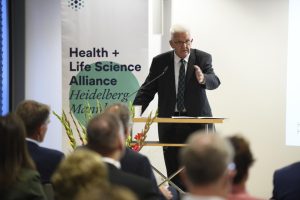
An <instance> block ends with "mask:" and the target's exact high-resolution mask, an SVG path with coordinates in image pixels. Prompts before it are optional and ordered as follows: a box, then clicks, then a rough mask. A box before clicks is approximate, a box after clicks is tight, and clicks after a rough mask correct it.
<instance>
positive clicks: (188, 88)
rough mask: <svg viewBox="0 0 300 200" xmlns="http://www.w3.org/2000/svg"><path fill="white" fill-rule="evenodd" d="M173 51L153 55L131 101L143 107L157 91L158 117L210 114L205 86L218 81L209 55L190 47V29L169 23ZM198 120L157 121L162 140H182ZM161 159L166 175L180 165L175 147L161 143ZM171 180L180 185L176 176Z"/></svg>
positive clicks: (176, 141) (199, 125)
mask: <svg viewBox="0 0 300 200" xmlns="http://www.w3.org/2000/svg"><path fill="white" fill-rule="evenodd" d="M170 32H171V40H170V41H169V43H170V45H171V47H172V48H173V50H172V51H168V52H166V53H163V54H160V55H158V56H156V57H154V58H153V60H152V64H151V67H150V72H149V74H148V76H147V78H146V80H145V82H144V83H143V85H142V86H141V87H140V89H139V91H138V93H137V95H136V97H135V100H134V103H133V104H134V105H142V111H144V110H145V109H146V108H147V106H148V105H149V103H150V102H151V101H152V99H153V98H154V96H155V94H156V93H158V117H172V116H195V117H196V116H208V117H209V116H212V113H211V109H210V106H209V103H208V99H207V96H206V89H208V90H213V89H216V88H217V87H218V86H219V85H220V80H219V78H218V77H217V76H216V75H215V73H214V70H213V68H212V58H211V55H210V54H208V53H206V52H203V51H200V50H197V49H192V48H191V46H192V42H193V39H192V37H191V34H190V31H189V30H188V29H187V28H186V27H184V26H181V25H174V26H172V27H171V30H170ZM203 128H204V126H203V125H201V124H168V123H161V124H158V135H159V141H160V142H161V143H184V142H185V140H186V139H187V138H188V136H189V135H190V134H191V133H192V132H194V131H195V130H198V129H203ZM163 152H164V159H165V164H166V169H167V174H168V176H170V175H172V174H173V173H174V172H176V171H177V170H178V168H179V164H178V148H176V147H164V149H163ZM172 181H173V182H174V183H175V184H176V185H178V186H181V187H182V184H181V181H180V180H179V177H178V176H177V177H175V178H174V179H172Z"/></svg>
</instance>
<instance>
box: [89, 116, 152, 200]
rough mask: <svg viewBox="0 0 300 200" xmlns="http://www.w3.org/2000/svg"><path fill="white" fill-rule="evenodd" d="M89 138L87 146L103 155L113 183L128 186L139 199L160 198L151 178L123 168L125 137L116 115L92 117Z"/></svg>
mask: <svg viewBox="0 0 300 200" xmlns="http://www.w3.org/2000/svg"><path fill="white" fill-rule="evenodd" d="M87 139H88V143H87V147H88V148H89V149H91V150H94V151H96V152H97V153H99V154H100V155H102V156H103V159H104V161H105V162H106V163H107V166H108V174H109V180H110V182H111V183H113V184H115V185H120V186H125V187H128V188H129V189H131V190H132V191H133V192H134V193H135V194H136V195H137V196H138V198H139V199H143V200H146V199H157V198H158V197H157V196H158V194H157V193H156V192H155V190H154V188H153V186H152V183H151V182H150V181H149V180H147V179H144V178H142V177H139V176H136V175H133V174H129V173H126V172H124V171H122V170H121V164H120V159H121V157H122V156H123V154H124V151H125V139H124V130H123V127H122V125H121V122H120V121H119V120H118V118H117V117H116V116H115V115H112V114H109V113H104V114H101V115H97V116H95V117H94V118H93V119H91V120H90V121H89V123H88V125H87Z"/></svg>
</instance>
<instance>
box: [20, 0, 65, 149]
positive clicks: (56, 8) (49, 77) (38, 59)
mask: <svg viewBox="0 0 300 200" xmlns="http://www.w3.org/2000/svg"><path fill="white" fill-rule="evenodd" d="M25 12H26V16H25V17H26V19H25V23H26V30H25V34H26V38H25V39H26V41H25V60H26V63H25V67H26V74H25V98H26V99H34V100H37V101H40V102H43V103H45V104H48V105H50V106H51V109H52V110H54V111H56V112H58V113H59V112H60V111H61V108H62V106H61V100H62V89H61V71H62V69H61V27H60V0H51V1H50V0H27V1H26V11H25ZM50 121H51V123H50V124H49V126H48V132H47V135H46V138H45V141H44V142H43V144H42V145H44V146H51V147H52V148H55V149H58V150H61V149H62V144H61V141H62V136H61V134H62V132H61V130H62V129H61V125H60V123H59V121H58V120H57V119H56V118H55V117H54V116H53V115H51V118H50Z"/></svg>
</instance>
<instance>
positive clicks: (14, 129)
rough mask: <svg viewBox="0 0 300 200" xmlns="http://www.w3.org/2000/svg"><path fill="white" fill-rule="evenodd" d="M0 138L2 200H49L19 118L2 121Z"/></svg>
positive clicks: (11, 116) (1, 118)
mask: <svg viewBox="0 0 300 200" xmlns="http://www.w3.org/2000/svg"><path fill="white" fill-rule="evenodd" d="M0 138H1V140H0V199H2V200H13V199H14V200H15V199H36V200H44V199H46V196H45V194H44V191H43V188H42V185H41V182H40V176H39V174H38V172H37V171H36V170H35V166H34V163H33V161H32V159H31V158H30V156H29V154H28V150H27V146H26V142H25V128H24V125H23V122H22V120H21V119H19V118H18V116H17V115H15V114H9V115H7V116H5V117H0Z"/></svg>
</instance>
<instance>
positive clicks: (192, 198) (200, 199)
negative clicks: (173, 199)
mask: <svg viewBox="0 0 300 200" xmlns="http://www.w3.org/2000/svg"><path fill="white" fill-rule="evenodd" d="M183 200H225V199H224V198H222V197H218V196H198V195H193V194H190V193H187V194H186V195H185V196H184V197H183Z"/></svg>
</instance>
